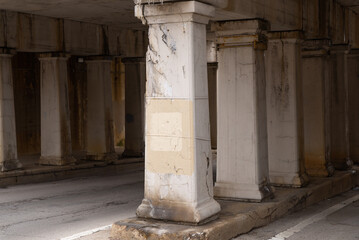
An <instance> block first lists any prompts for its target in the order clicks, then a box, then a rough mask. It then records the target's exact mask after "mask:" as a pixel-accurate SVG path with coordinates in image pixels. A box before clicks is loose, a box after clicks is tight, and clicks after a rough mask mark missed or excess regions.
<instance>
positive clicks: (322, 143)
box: [302, 40, 334, 177]
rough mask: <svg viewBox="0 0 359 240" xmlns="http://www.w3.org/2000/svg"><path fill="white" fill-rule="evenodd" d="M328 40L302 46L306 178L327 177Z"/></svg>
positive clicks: (328, 157) (328, 113) (328, 150)
mask: <svg viewBox="0 0 359 240" xmlns="http://www.w3.org/2000/svg"><path fill="white" fill-rule="evenodd" d="M328 46H329V41H328V40H306V41H305V42H303V45H302V58H303V59H302V61H303V62H302V64H303V67H302V73H303V74H302V79H303V120H304V121H303V122H304V162H305V169H306V172H307V174H308V175H309V176H320V177H326V176H330V175H332V174H333V172H334V168H333V166H332V163H331V161H330V134H329V133H330V111H329V109H330V107H329V106H330V102H329V99H330V98H329V95H330V91H329V82H330V69H329V67H330V61H329V60H330V59H329V48H328Z"/></svg>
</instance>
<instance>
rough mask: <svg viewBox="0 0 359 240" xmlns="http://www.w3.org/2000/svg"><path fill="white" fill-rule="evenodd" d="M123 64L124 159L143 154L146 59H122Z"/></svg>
mask: <svg viewBox="0 0 359 240" xmlns="http://www.w3.org/2000/svg"><path fill="white" fill-rule="evenodd" d="M122 62H123V63H124V64H125V76H126V77H125V78H126V80H125V81H126V83H125V105H126V107H125V112H126V114H125V126H126V128H125V136H126V137H125V152H124V153H123V155H124V156H125V157H142V156H143V155H144V152H145V136H144V132H145V130H144V129H145V99H144V98H145V91H146V59H145V58H124V59H122Z"/></svg>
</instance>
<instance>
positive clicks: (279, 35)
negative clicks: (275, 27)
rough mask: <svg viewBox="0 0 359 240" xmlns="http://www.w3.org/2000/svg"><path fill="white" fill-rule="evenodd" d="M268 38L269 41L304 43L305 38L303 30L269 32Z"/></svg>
mask: <svg viewBox="0 0 359 240" xmlns="http://www.w3.org/2000/svg"><path fill="white" fill-rule="evenodd" d="M266 35H267V38H268V40H269V41H276V40H278V41H286V42H292V43H302V42H303V40H304V34H303V31H300V30H298V31H297V30H296V31H273V32H268V33H267V34H266Z"/></svg>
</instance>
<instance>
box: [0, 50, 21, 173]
mask: <svg viewBox="0 0 359 240" xmlns="http://www.w3.org/2000/svg"><path fill="white" fill-rule="evenodd" d="M11 58H12V54H9V52H8V50H6V49H0V89H1V91H0V170H1V171H2V172H3V171H10V170H15V169H18V168H21V167H22V164H21V163H20V162H19V160H18V158H17V142H16V124H15V107H14V88H13V86H14V85H13V77H12V64H11Z"/></svg>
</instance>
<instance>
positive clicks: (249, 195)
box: [214, 182, 274, 202]
mask: <svg viewBox="0 0 359 240" xmlns="http://www.w3.org/2000/svg"><path fill="white" fill-rule="evenodd" d="M273 192H274V189H273V188H272V187H271V186H270V184H269V183H268V182H264V183H263V184H260V185H256V184H241V183H221V182H216V184H215V186H214V196H215V197H218V198H223V199H233V200H240V201H249V202H261V201H262V200H263V199H265V198H272V197H273Z"/></svg>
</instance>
